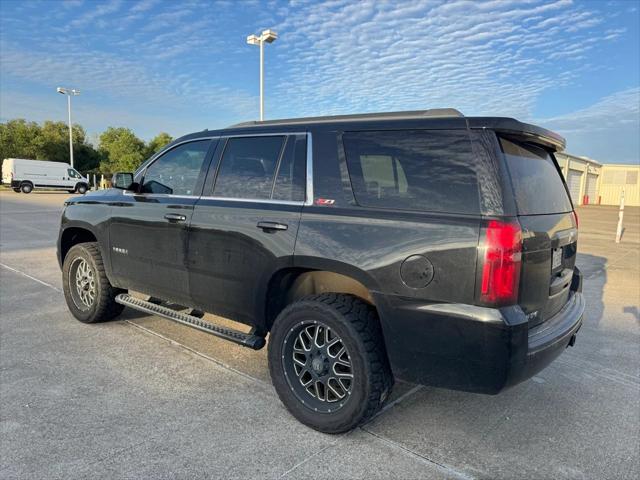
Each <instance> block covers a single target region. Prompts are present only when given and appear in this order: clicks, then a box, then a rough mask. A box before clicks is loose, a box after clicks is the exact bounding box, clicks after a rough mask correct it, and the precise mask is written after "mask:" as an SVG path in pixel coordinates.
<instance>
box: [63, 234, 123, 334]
mask: <svg viewBox="0 0 640 480" xmlns="http://www.w3.org/2000/svg"><path fill="white" fill-rule="evenodd" d="M62 288H63V290H64V298H65V300H66V302H67V306H68V307H69V310H70V311H71V313H72V314H73V316H74V317H76V318H77V319H78V320H80V321H81V322H83V323H95V322H102V321H105V320H111V319H112V318H115V317H117V316H118V315H120V313H121V312H122V310H123V309H124V306H123V305H120V304H118V303H116V301H115V299H116V295H118V294H119V293H121V292H122V290H120V289H117V288H114V287H113V286H112V285H111V283H109V279H108V278H107V275H106V273H105V270H104V264H103V263H102V255H101V254H100V249H99V247H98V244H97V243H96V242H87V243H79V244H77V245H74V246H73V247H72V248H71V250H69V252H68V253H67V255H66V257H65V258H64V263H63V265H62Z"/></svg>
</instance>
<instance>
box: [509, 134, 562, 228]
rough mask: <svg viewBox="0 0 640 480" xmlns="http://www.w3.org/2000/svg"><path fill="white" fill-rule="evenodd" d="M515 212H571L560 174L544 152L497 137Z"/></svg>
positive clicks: (534, 146)
mask: <svg viewBox="0 0 640 480" xmlns="http://www.w3.org/2000/svg"><path fill="white" fill-rule="evenodd" d="M500 145H501V147H502V152H503V153H504V157H505V162H506V164H507V169H508V170H509V176H510V177H511V185H512V187H513V194H514V197H515V202H516V206H517V208H518V213H519V214H521V215H539V214H546V213H564V212H570V211H572V210H573V207H572V206H571V201H570V200H569V195H568V193H567V189H566V188H565V185H564V180H563V179H562V175H561V174H560V171H559V169H558V167H557V165H556V162H555V160H554V159H553V157H552V156H551V154H549V152H547V151H546V150H545V149H543V148H540V147H538V146H536V145H532V144H529V143H524V142H518V141H517V140H512V139H506V138H500Z"/></svg>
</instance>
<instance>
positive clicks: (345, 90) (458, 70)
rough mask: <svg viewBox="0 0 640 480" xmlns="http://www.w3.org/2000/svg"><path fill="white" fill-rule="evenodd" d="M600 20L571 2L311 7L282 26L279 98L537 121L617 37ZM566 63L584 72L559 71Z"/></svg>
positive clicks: (328, 108) (341, 109)
mask: <svg viewBox="0 0 640 480" xmlns="http://www.w3.org/2000/svg"><path fill="white" fill-rule="evenodd" d="M600 21H601V19H600V18H599V17H598V16H597V14H596V12H593V11H590V10H587V9H585V8H584V7H583V6H575V5H573V2H571V0H557V1H552V2H540V1H536V0H533V1H517V0H500V1H490V2H478V1H468V0H450V1H446V2H444V1H436V0H416V1H413V2H410V3H409V2H378V1H374V0H363V1H361V2H357V3H353V2H347V1H341V0H332V1H329V2H316V3H311V4H304V5H302V6H301V8H299V9H297V10H293V11H289V12H288V13H287V16H286V18H284V19H283V20H282V22H281V23H280V24H279V25H277V26H276V28H277V30H278V32H279V33H280V39H279V40H278V41H279V42H280V45H277V44H274V48H273V52H274V54H276V55H278V56H279V58H280V59H281V60H282V61H283V62H284V63H285V64H286V65H287V68H286V69H287V70H288V71H289V72H290V75H289V78H287V80H286V81H281V82H280V83H279V85H278V87H277V94H278V96H279V97H282V98H285V97H286V98H287V99H288V101H287V108H288V109H291V108H292V107H293V108H295V109H296V110H300V111H301V113H305V114H331V113H346V112H353V111H373V110H389V109H392V110H401V109H413V108H428V107H439V106H454V107H459V108H460V109H461V110H462V111H464V112H466V113H467V114H506V115H513V116H519V117H523V118H528V117H530V116H531V113H532V110H533V108H534V106H535V104H536V101H537V98H539V96H540V95H542V94H543V93H544V92H545V91H546V90H548V89H550V88H556V87H558V86H563V85H567V84H568V83H569V82H570V81H571V79H572V77H573V76H574V75H576V74H578V73H579V72H580V69H581V68H582V66H581V65H579V62H580V61H581V60H583V59H584V58H585V55H586V54H587V53H588V52H589V51H590V50H592V49H594V48H597V46H598V43H597V42H603V41H607V40H611V39H612V37H611V34H608V35H605V34H604V33H602V32H596V31H594V27H596V26H597V25H598V24H599V22H600ZM567 25H569V26H570V28H568V27H567ZM606 37H609V38H606ZM588 39H590V40H589V41H585V40H588ZM278 48H280V50H278ZM276 52H283V53H276ZM269 55H271V52H269ZM557 60H562V61H563V62H574V63H575V64H576V65H578V66H577V67H576V68H575V69H572V70H565V71H564V72H558V67H557V63H556V61H557ZM275 80H276V75H273V80H272V81H275ZM282 113H284V112H282Z"/></svg>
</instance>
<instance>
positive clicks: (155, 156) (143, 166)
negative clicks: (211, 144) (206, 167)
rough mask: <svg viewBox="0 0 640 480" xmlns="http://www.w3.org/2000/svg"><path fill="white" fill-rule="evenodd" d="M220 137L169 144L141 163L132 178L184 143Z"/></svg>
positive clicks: (212, 138)
mask: <svg viewBox="0 0 640 480" xmlns="http://www.w3.org/2000/svg"><path fill="white" fill-rule="evenodd" d="M221 137H222V136H221V135H215V136H212V137H198V138H190V139H189V140H183V141H181V142H178V143H175V144H169V145H170V147H169V148H163V149H162V150H160V151H159V152H157V153H155V154H153V155H152V156H151V158H148V159H147V160H145V161H144V162H142V165H140V166H139V167H138V168H137V169H136V171H135V172H133V178H135V177H136V176H137V175H138V174H139V173H141V172H142V171H143V170H146V169H147V168H148V167H149V166H150V165H151V164H152V163H153V162H155V161H156V160H157V159H158V158H159V157H161V156H162V155H164V154H165V153H167V152H170V151H171V150H173V149H174V148H176V147H179V146H180V145H184V144H185V143H191V142H200V141H202V140H214V139H218V140H219V139H220V138H221Z"/></svg>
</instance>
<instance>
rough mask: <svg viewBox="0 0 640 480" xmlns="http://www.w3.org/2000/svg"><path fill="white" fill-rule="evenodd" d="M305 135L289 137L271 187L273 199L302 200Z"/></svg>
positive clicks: (305, 149) (305, 157) (305, 153)
mask: <svg viewBox="0 0 640 480" xmlns="http://www.w3.org/2000/svg"><path fill="white" fill-rule="evenodd" d="M306 160H307V140H306V137H303V136H299V137H289V139H288V140H287V146H286V147H285V151H284V155H283V157H282V160H281V161H280V166H279V168H278V176H277V177H276V184H275V187H274V189H273V197H272V198H273V199H274V200H289V201H303V200H304V193H305V181H306V178H307V176H306V168H307V165H306V163H307V162H306Z"/></svg>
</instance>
